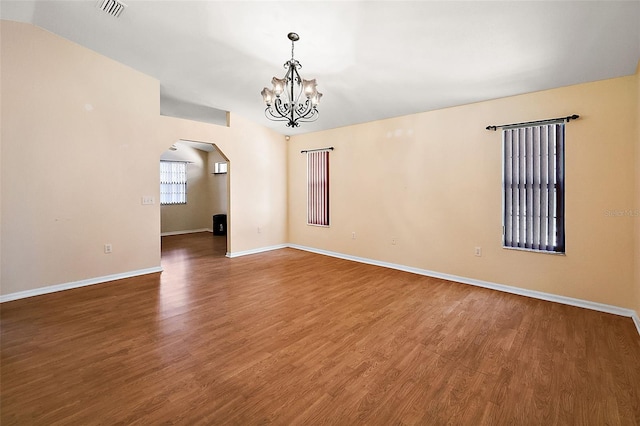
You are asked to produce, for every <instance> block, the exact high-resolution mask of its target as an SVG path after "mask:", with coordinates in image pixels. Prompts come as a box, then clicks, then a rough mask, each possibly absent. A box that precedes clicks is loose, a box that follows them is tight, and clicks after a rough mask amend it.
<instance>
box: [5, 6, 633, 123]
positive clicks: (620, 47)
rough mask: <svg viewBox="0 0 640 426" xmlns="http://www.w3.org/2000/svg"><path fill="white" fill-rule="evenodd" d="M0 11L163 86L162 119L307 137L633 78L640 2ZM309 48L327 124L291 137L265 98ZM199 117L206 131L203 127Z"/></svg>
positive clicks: (305, 59)
mask: <svg viewBox="0 0 640 426" xmlns="http://www.w3.org/2000/svg"><path fill="white" fill-rule="evenodd" d="M125 3H126V4H127V8H126V9H125V10H124V12H123V13H122V15H121V16H120V17H119V18H114V17H112V16H110V15H107V14H106V13H105V12H103V11H101V10H100V9H99V8H98V7H97V4H98V1H94V0H89V1H54V0H47V1H9V0H2V2H0V16H1V17H2V19H9V20H15V21H23V22H29V23H33V24H35V25H38V26H40V27H43V28H45V29H47V30H49V31H51V32H53V33H55V34H58V35H60V36H62V37H65V38H67V39H69V40H72V41H74V42H76V43H78V44H81V45H83V46H86V47H88V48H89V49H92V50H94V51H96V52H99V53H101V54H103V55H105V56H107V57H110V58H113V59H115V60H117V61H119V62H121V63H124V64H127V65H129V66H131V67H132V68H135V69H137V70H139V71H142V72H144V73H146V74H148V75H151V76H153V77H155V78H157V79H158V80H159V81H160V85H161V98H162V108H163V110H164V111H163V113H165V114H167V115H174V114H175V115H178V116H180V115H181V114H182V115H189V114H191V115H193V116H194V118H196V119H200V120H203V121H212V122H215V121H216V120H221V122H222V123H223V122H224V111H232V112H234V113H237V114H240V115H242V116H244V117H246V118H249V119H250V120H252V121H255V122H257V123H260V124H263V125H265V126H268V127H271V128H273V129H275V130H276V131H278V132H280V133H282V134H291V135H293V134H297V133H305V132H310V131H318V130H323V129H329V128H335V127H340V126H346V125H350V124H355V123H361V122H367V121H372V120H378V119H383V118H389V117H395V116H400V115H406V114H411V113H416V112H423V111H429V110H434V109H440V108H445V107H450V106H455V105H461V104H467V103H472V102H478V101H483V100H487V99H494V98H500V97H505V96H510V95H516V94H521V93H527V92H532V91H538V90H545V89H550V88H554V87H560V86H566V85H572V84H577V83H583V82H588V81H595V80H601V79H606V78H613V77H619V76H624V75H630V74H633V73H634V72H635V70H636V66H637V64H638V60H639V59H640V2H639V1H627V2H617V1H586V2H579V1H566V2H552V1H535V2H525V1H491V2H483V1H469V2H461V1H392V0H389V1H342V2H339V1H328V2H319V1H309V0H307V1H296V2H293V1H136V0H126V1H125ZM290 31H295V32H297V33H298V34H299V35H300V41H298V42H297V43H296V47H295V57H296V59H298V60H299V61H300V62H301V63H302V65H303V67H302V69H301V75H302V77H303V78H307V79H310V78H316V79H317V80H318V89H319V90H320V91H321V92H322V93H323V94H324V97H323V98H322V101H321V103H320V105H319V110H320V117H319V119H318V121H316V122H315V123H305V124H302V127H300V128H297V129H291V128H289V127H286V126H285V123H282V122H272V121H269V120H267V119H266V118H265V117H264V104H263V102H262V97H261V96H260V91H261V89H262V88H263V87H264V86H267V85H268V86H270V81H271V77H273V76H278V77H282V76H283V75H284V68H283V64H284V62H285V61H287V60H288V59H289V58H290V55H291V44H290V41H289V40H288V39H287V33H288V32H290ZM196 116H197V117H196Z"/></svg>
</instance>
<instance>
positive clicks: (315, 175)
mask: <svg viewBox="0 0 640 426" xmlns="http://www.w3.org/2000/svg"><path fill="white" fill-rule="evenodd" d="M307 223H308V224H309V225H321V226H329V151H316V152H307Z"/></svg>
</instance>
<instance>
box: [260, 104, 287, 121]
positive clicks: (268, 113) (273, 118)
mask: <svg viewBox="0 0 640 426" xmlns="http://www.w3.org/2000/svg"><path fill="white" fill-rule="evenodd" d="M264 115H265V117H267V118H268V119H269V120H271V121H289V118H288V117H286V116H281V115H275V114H274V113H273V110H272V109H271V108H270V107H266V108H265V110H264Z"/></svg>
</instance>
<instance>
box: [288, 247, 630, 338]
mask: <svg viewBox="0 0 640 426" xmlns="http://www.w3.org/2000/svg"><path fill="white" fill-rule="evenodd" d="M288 246H289V247H291V248H294V249H298V250H304V251H308V252H311V253H317V254H323V255H325V256H332V257H337V258H340V259H345V260H352V261H354V262H360V263H366V264H369V265H375V266H382V267H384V268H390V269H397V270H399V271H404V272H411V273H414V274H418V275H424V276H427V277H433V278H441V279H443V280H448V281H455V282H458V283H462V284H469V285H474V286H477V287H483V288H488V289H491V290H497V291H502V292H505V293H511V294H517V295H520V296H527V297H532V298H534V299H540V300H547V301H549V302H556V303H562V304H565V305H570V306H577V307H579V308H586V309H591V310H594V311H600V312H606V313H609V314H615V315H620V316H623V317H630V318H631V319H633V322H634V324H635V326H636V328H637V329H638V334H640V318H638V313H637V312H636V311H634V310H633V309H626V308H621V307H619V306H613V305H606V304H604V303H597V302H591V301H589V300H582V299H574V298H573V297H567V296H559V295H556V294H551V293H544V292H541V291H535V290H527V289H523V288H519V287H512V286H508V285H504V284H496V283H492V282H489V281H481V280H476V279H473V278H466V277H460V276H457V275H451V274H443V273H441V272H435V271H429V270H427V269H420V268H414V267H411V266H405V265H399V264H396V263H389V262H382V261H379V260H373V259H367V258H364V257H358V256H351V255H348V254H342V253H336V252H332V251H328V250H322V249H317V248H313V247H306V246H300V245H297V244H289V245H288Z"/></svg>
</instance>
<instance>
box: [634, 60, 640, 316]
mask: <svg viewBox="0 0 640 426" xmlns="http://www.w3.org/2000/svg"><path fill="white" fill-rule="evenodd" d="M635 77H636V90H635V92H636V110H635V115H636V117H640V61H638V67H637V68H636V76H635ZM635 143H636V160H635V161H636V162H635V165H636V189H635V194H636V203H635V211H636V212H640V118H636V137H635ZM635 226H636V242H635V249H636V250H635V265H636V268H635V273H636V276H635V284H636V298H635V300H636V304H635V311H636V313H637V314H638V316H640V217H636V218H635ZM639 326H640V325H639Z"/></svg>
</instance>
